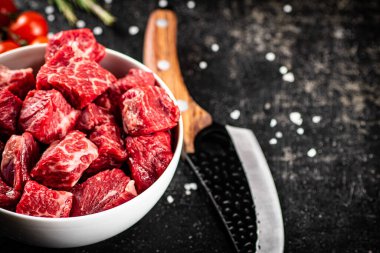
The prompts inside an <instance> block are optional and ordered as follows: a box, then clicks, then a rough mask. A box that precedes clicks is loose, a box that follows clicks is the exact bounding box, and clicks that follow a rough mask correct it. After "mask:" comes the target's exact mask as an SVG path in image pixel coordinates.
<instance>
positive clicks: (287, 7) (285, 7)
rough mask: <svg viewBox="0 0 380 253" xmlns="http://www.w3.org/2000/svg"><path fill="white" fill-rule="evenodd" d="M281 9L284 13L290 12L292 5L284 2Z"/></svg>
mask: <svg viewBox="0 0 380 253" xmlns="http://www.w3.org/2000/svg"><path fill="white" fill-rule="evenodd" d="M283 10H284V12H285V13H291V12H292V10H293V7H292V6H291V5H290V4H285V5H284V7H283Z"/></svg>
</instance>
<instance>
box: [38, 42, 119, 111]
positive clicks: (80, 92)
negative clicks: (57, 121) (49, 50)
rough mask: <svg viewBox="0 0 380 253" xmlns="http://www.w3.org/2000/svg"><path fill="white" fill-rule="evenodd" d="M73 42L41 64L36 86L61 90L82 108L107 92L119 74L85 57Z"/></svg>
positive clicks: (75, 105)
mask: <svg viewBox="0 0 380 253" xmlns="http://www.w3.org/2000/svg"><path fill="white" fill-rule="evenodd" d="M74 45H75V44H74ZM74 45H73V46H67V45H65V46H63V47H62V48H61V49H60V51H59V52H57V53H56V54H55V55H54V57H52V58H51V59H50V60H49V61H47V62H46V63H45V65H43V66H42V67H41V69H40V71H39V72H38V74H37V89H50V88H51V87H52V88H54V89H56V90H59V91H60V92H61V93H62V94H63V96H64V97H65V98H66V99H67V100H68V101H69V102H70V103H71V104H72V105H73V106H74V107H75V108H77V109H82V108H84V107H85V106H86V105H88V104H90V103H91V102H92V101H93V100H95V99H96V98H97V97H98V96H99V95H100V94H102V93H103V92H105V91H106V90H107V89H108V87H109V86H110V85H111V84H112V83H113V82H115V81H116V77H115V76H114V75H112V74H111V73H110V72H109V71H108V70H106V69H104V68H102V67H101V66H100V65H99V64H98V63H96V62H95V61H92V60H89V59H87V58H83V56H81V53H80V51H79V50H78V47H77V46H74Z"/></svg>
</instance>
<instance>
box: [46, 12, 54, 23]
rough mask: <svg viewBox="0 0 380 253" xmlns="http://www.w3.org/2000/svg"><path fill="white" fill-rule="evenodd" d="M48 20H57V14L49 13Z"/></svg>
mask: <svg viewBox="0 0 380 253" xmlns="http://www.w3.org/2000/svg"><path fill="white" fill-rule="evenodd" d="M47 20H48V21H49V22H53V21H54V20H55V16H54V15H53V14H49V15H48V16H47Z"/></svg>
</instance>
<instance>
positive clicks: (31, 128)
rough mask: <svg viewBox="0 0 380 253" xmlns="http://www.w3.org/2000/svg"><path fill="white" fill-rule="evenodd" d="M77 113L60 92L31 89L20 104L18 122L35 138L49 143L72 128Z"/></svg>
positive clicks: (77, 115) (78, 113) (78, 112)
mask: <svg viewBox="0 0 380 253" xmlns="http://www.w3.org/2000/svg"><path fill="white" fill-rule="evenodd" d="M79 115H80V111H77V110H74V109H73V108H72V107H71V106H70V104H68V103H67V102H66V100H65V98H64V97H63V96H62V94H61V93H60V92H58V91H56V90H47V91H45V90H32V91H30V92H29V93H28V95H27V96H26V98H25V100H24V103H23V105H22V108H21V112H20V120H19V123H20V125H21V127H22V128H23V129H24V130H25V131H28V132H30V133H31V134H33V136H34V137H35V138H36V139H37V140H39V141H40V142H43V143H46V144H49V143H52V142H53V141H55V140H59V139H61V138H62V137H64V136H65V135H66V134H67V133H68V132H69V131H70V130H72V129H73V128H74V127H75V124H76V121H77V119H78V117H79Z"/></svg>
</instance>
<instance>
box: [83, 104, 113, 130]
mask: <svg viewBox="0 0 380 253" xmlns="http://www.w3.org/2000/svg"><path fill="white" fill-rule="evenodd" d="M114 121H115V119H114V117H113V116H112V115H111V114H109V113H108V112H107V111H106V110H105V109H103V108H101V107H99V106H97V105H96V104H93V103H91V104H89V105H88V106H86V107H85V108H84V109H83V111H82V113H81V115H80V117H79V119H78V122H77V127H76V128H77V129H78V130H80V131H91V130H93V129H94V128H95V127H96V126H98V125H101V124H105V123H110V122H114Z"/></svg>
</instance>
